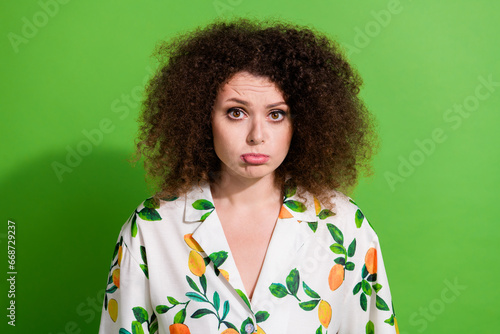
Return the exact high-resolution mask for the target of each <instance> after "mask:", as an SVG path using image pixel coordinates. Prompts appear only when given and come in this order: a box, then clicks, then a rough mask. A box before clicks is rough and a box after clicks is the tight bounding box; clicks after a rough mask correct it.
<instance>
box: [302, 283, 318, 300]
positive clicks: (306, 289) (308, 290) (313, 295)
mask: <svg viewBox="0 0 500 334" xmlns="http://www.w3.org/2000/svg"><path fill="white" fill-rule="evenodd" d="M302 288H303V289H304V292H305V293H306V295H308V296H309V297H311V298H321V297H320V296H319V295H318V294H317V293H316V291H314V290H313V289H311V288H310V287H309V286H308V285H307V284H306V282H302Z"/></svg>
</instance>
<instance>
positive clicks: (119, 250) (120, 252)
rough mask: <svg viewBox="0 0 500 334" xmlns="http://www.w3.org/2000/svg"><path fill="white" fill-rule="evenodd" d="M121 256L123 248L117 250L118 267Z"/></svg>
mask: <svg viewBox="0 0 500 334" xmlns="http://www.w3.org/2000/svg"><path fill="white" fill-rule="evenodd" d="M122 255H123V248H122V246H120V247H119V248H118V265H119V266H120V265H121V263H122Z"/></svg>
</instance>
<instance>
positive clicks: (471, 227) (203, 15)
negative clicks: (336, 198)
mask: <svg viewBox="0 0 500 334" xmlns="http://www.w3.org/2000/svg"><path fill="white" fill-rule="evenodd" d="M61 1H62V0H61ZM44 4H46V5H44ZM56 4H57V5H56ZM0 7H1V8H0V13H1V14H0V15H1V20H0V32H1V37H2V38H1V40H0V43H1V51H0V52H1V73H2V81H1V83H0V85H1V89H0V92H1V93H0V94H1V98H0V106H1V115H2V117H1V122H0V127H1V128H0V129H1V132H0V133H1V136H2V140H1V144H0V145H1V155H2V158H1V159H0V173H1V177H0V189H1V193H0V196H1V198H0V203H1V217H2V220H3V222H2V226H3V227H2V228H1V230H0V243H1V248H2V252H5V253H6V248H7V242H6V241H7V227H6V226H7V220H8V219H10V220H13V221H15V223H16V249H17V250H16V261H17V264H16V270H17V272H18V274H17V280H16V298H15V301H16V305H17V308H16V312H17V313H16V327H15V328H12V327H10V326H7V324H6V322H7V318H6V316H5V315H2V317H1V319H2V324H1V327H0V328H1V329H0V331H1V332H2V333H5V332H6V329H7V332H8V333H31V332H36V333H53V334H56V333H95V332H97V329H98V324H99V318H100V307H101V302H102V289H103V288H104V287H105V285H106V279H107V274H108V268H109V264H110V260H111V255H112V251H113V248H114V245H115V241H116V237H117V235H118V232H119V228H120V226H121V225H122V224H123V223H124V222H125V220H126V219H127V218H128V216H129V214H130V213H131V212H132V210H133V209H134V208H135V207H136V206H137V205H138V204H139V203H140V202H141V201H142V200H144V199H145V198H146V197H147V196H148V195H149V190H148V189H147V187H146V185H145V182H144V179H143V174H144V173H143V170H142V166H141V165H140V164H138V165H137V167H135V168H132V167H131V166H130V165H129V164H128V163H127V161H126V159H127V158H128V157H129V155H130V153H131V152H132V151H133V148H134V144H133V142H134V138H135V135H136V131H137V124H136V119H137V115H138V110H139V108H138V103H139V102H140V99H141V92H142V89H143V86H144V82H145V80H146V79H147V78H148V77H149V76H150V73H151V71H152V69H154V67H155V62H154V61H153V59H152V58H151V57H150V55H151V53H152V51H153V49H154V46H155V45H156V43H157V42H158V41H160V40H162V39H165V38H169V37H171V36H174V35H176V34H178V33H181V32H184V31H187V30H190V29H193V28H194V27H196V26H199V25H204V24H207V23H209V22H210V21H211V20H213V19H214V18H216V17H221V16H223V17H232V16H249V17H253V18H262V17H278V18H284V19H287V20H291V21H294V22H296V23H299V24H303V25H310V26H312V27H314V28H316V29H318V30H320V31H323V32H326V33H327V34H329V35H330V36H331V37H332V38H334V39H336V40H338V41H339V42H340V43H341V44H342V45H343V46H344V47H346V48H347V50H348V53H349V58H350V60H351V62H352V64H353V65H354V66H355V67H356V68H357V69H358V70H359V72H360V74H361V75H362V77H363V78H364V87H363V90H362V95H363V97H364V99H365V101H366V103H367V105H368V107H369V108H370V109H371V110H372V112H373V113H374V114H375V115H376V117H377V119H378V126H379V130H380V137H381V146H380V151H379V154H378V155H377V157H376V158H375V160H374V167H375V168H374V171H375V174H374V176H373V177H371V178H369V179H364V180H363V181H361V182H360V185H359V187H358V188H357V189H356V191H355V193H354V194H352V196H353V198H354V199H355V200H356V202H357V203H358V204H359V205H360V207H361V208H362V209H363V211H364V213H365V214H366V215H367V217H368V218H369V219H370V222H371V223H372V225H373V226H374V228H375V230H376V231H377V233H378V235H379V238H380V240H381V243H382V249H383V252H384V260H385V264H386V267H387V271H388V275H389V280H390V284H391V290H392V294H393V299H394V304H395V308H396V314H397V318H398V321H399V326H400V329H401V333H406V334H408V333H468V332H475V333H478V332H485V333H493V332H496V331H498V328H499V326H500V308H499V307H498V298H499V297H500V292H499V290H498V279H499V275H500V270H499V267H500V262H499V255H500V246H499V243H498V240H497V239H498V237H499V236H500V234H499V232H500V228H499V224H498V222H497V218H496V215H495V212H494V207H493V205H494V201H495V200H494V199H495V198H498V195H497V193H498V192H497V189H498V186H499V185H500V178H499V173H498V171H499V168H498V165H499V163H500V159H499V154H498V144H499V143H500V141H499V135H498V132H499V131H498V123H499V122H500V116H499V115H500V113H498V107H499V106H500V86H499V85H498V83H499V82H500V61H499V59H500V57H499V56H498V53H499V51H500V48H499V38H498V32H499V30H500V24H499V22H500V3H499V2H497V1H494V0H491V1H457V0H446V1H444V0H442V1H423V0H419V1H417V0H413V1H411V0H401V1H395V0H391V1H388V0H376V1H375V0H370V1H350V2H348V1H338V0H331V1H319V0H315V1H291V0H288V1H272V2H270V1H264V0H259V1H256V0H254V1H250V0H220V1H183V2H181V1H177V2H173V1H159V0H145V1H129V0H124V1H119V2H118V1H90V0H89V1H66V3H64V4H62V3H59V2H55V0H41V1H40V2H36V1H22V2H15V3H14V2H3V3H2V4H1V5H0ZM44 7H45V9H44ZM481 78H482V79H481ZM481 80H486V81H488V80H490V82H491V81H493V84H489V85H485V84H484V83H483V81H481ZM453 108H455V109H453ZM459 108H462V114H460V113H459V112H458V111H457V110H458V109H459ZM100 127H102V128H103V129H101V130H99V129H100ZM104 130H106V132H104ZM86 132H88V133H91V134H93V141H94V143H90V144H89V140H88V139H87V137H86V135H85V133H86ZM98 133H100V134H101V135H99V134H98ZM433 133H434V135H433ZM78 149H79V150H81V151H82V150H83V151H82V152H84V153H86V154H85V155H83V156H81V157H80V158H81V160H76V158H75V157H73V160H72V165H73V167H68V170H66V171H65V172H62V174H60V175H59V177H58V176H57V173H56V172H55V170H54V167H53V166H54V163H56V164H57V163H59V164H61V165H59V166H62V165H66V164H67V162H66V159H67V156H68V154H69V153H68V152H70V151H72V150H78ZM69 169H70V170H71V171H69ZM5 253H4V254H5ZM2 258H3V259H4V260H3V265H2V268H3V269H2V270H3V272H4V274H3V275H2V276H3V277H5V278H4V279H2V283H1V285H0V288H1V290H0V295H1V296H2V297H1V301H2V304H1V308H2V309H3V310H4V311H2V312H4V313H5V314H6V313H7V311H6V308H7V306H8V304H7V303H8V298H7V290H8V286H7V285H6V275H7V274H6V273H7V271H8V269H7V256H6V255H5V256H2ZM449 285H452V286H455V288H454V289H450V288H449ZM457 285H458V287H457ZM268 334H273V333H268Z"/></svg>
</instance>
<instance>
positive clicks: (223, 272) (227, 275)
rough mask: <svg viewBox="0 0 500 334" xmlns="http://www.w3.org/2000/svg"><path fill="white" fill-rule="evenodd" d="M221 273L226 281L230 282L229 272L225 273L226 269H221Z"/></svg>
mask: <svg viewBox="0 0 500 334" xmlns="http://www.w3.org/2000/svg"><path fill="white" fill-rule="evenodd" d="M219 271H220V273H221V274H222V276H224V278H225V279H226V281H228V282H229V273H228V272H227V271H225V270H224V269H219Z"/></svg>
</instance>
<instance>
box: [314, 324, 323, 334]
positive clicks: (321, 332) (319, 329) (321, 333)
mask: <svg viewBox="0 0 500 334" xmlns="http://www.w3.org/2000/svg"><path fill="white" fill-rule="evenodd" d="M316 334H323V326H322V325H319V327H318V329H317V330H316Z"/></svg>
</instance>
